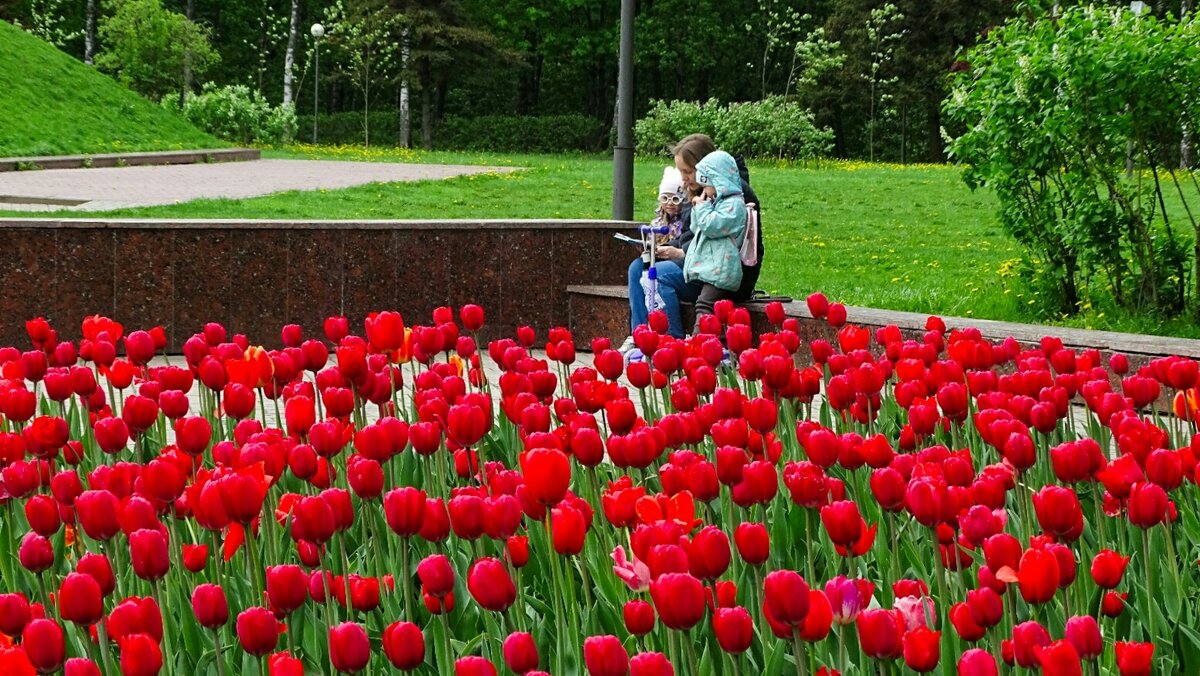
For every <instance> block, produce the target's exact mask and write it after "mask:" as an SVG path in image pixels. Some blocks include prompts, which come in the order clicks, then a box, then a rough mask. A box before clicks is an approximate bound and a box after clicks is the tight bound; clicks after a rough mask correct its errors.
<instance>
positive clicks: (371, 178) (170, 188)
mask: <svg viewBox="0 0 1200 676" xmlns="http://www.w3.org/2000/svg"><path fill="white" fill-rule="evenodd" d="M508 171H513V168H511V167H481V166H469V165H454V164H398V163H395V162H339V161H331V160H255V161H250V162H219V163H212V164H181V165H168V166H145V167H113V168H104V169H47V170H42V171H13V172H4V173H0V209H20V210H29V211H50V210H59V209H71V210H77V211H106V210H110V209H122V208H127V207H146V206H159V205H163V204H177V203H180V202H189V201H191V200H196V199H239V198H246V197H258V196H261V195H269V194H272V193H277V192H285V191H288V190H320V189H325V190H332V189H336V188H350V187H353V186H356V185H363V184H366V183H390V182H395V181H425V180H436V179H443V178H452V177H455V176H465V175H469V174H483V173H488V172H508Z"/></svg>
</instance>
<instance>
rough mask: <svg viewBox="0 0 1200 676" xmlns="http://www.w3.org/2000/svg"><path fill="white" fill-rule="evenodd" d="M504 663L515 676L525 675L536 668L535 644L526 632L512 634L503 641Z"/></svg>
mask: <svg viewBox="0 0 1200 676" xmlns="http://www.w3.org/2000/svg"><path fill="white" fill-rule="evenodd" d="M504 663H505V664H506V665H508V668H509V669H511V670H512V671H513V673H516V674H522V675H523V674H525V673H527V672H530V671H533V670H534V669H537V667H538V652H537V644H536V643H534V641H533V635H532V634H529V633H528V632H513V633H511V634H509V635H508V638H506V639H504Z"/></svg>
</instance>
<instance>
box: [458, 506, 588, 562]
mask: <svg viewBox="0 0 1200 676" xmlns="http://www.w3.org/2000/svg"><path fill="white" fill-rule="evenodd" d="M451 503H453V501H451ZM550 522H551V525H550V530H551V533H552V534H553V536H554V537H553V545H554V551H555V552H557V553H558V554H560V555H562V556H574V555H576V554H578V553H580V552H582V551H583V541H584V539H585V537H586V536H587V520H586V519H585V518H584V515H583V513H582V512H580V511H579V510H578V509H575V508H574V507H571V506H568V505H567V504H565V503H564V505H563V506H562V507H555V508H554V509H553V510H551V515H550Z"/></svg>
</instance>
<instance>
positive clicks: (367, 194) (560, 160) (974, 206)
mask: <svg viewBox="0 0 1200 676" xmlns="http://www.w3.org/2000/svg"><path fill="white" fill-rule="evenodd" d="M264 155H265V156H267V157H276V158H282V157H287V158H308V159H318V158H320V159H341V160H360V161H364V160H365V161H382V162H429V163H445V164H484V165H493V166H517V167H524V168H525V170H523V171H520V172H515V173H511V174H483V175H476V176H464V177H459V178H451V179H445V180H435V181H420V182H413V183H390V184H378V183H377V184H370V185H364V186H359V187H356V188H348V189H344V190H331V191H312V192H300V191H293V192H286V193H278V194H275V195H268V196H265V197H258V198H253V199H241V200H197V201H193V202H187V203H184V204H177V205H170V206H162V207H149V208H141V209H125V210H120V211H114V212H109V213H108V214H106V215H109V216H119V217H141V218H244V219H259V218H285V219H287V218H337V219H370V218H378V219H387V218H608V217H609V216H610V213H611V199H612V161H611V159H610V158H608V157H601V156H587V155H496V154H481V153H443V152H435V153H426V152H418V151H410V150H401V149H395V148H371V149H366V150H364V149H362V148H353V147H319V148H312V147H306V146H297V147H293V148H290V149H288V150H283V151H278V150H277V151H268V152H266V153H264ZM664 164H665V161H652V160H646V159H639V160H638V162H637V165H636V167H635V180H636V186H635V187H636V191H637V195H636V199H635V217H636V218H638V219H641V220H647V219H649V218H651V217H652V215H653V210H654V207H655V193H656V192H657V190H658V181H659V179H660V178H661V177H662V166H663V165H664ZM750 173H751V181H752V182H753V184H754V187H755V190H756V192H758V194H759V195H760V197H761V199H762V200H763V203H764V210H763V230H764V237H765V243H766V250H767V257H766V261H765V266H764V269H763V276H762V279H761V280H760V282H759V286H760V288H763V289H765V290H768V291H770V292H772V293H781V294H787V295H791V296H793V297H795V298H797V299H802V298H804V297H805V296H807V295H808V294H809V293H811V292H813V291H817V290H820V291H824V292H825V293H826V294H828V295H829V296H830V297H831V298H833V299H836V300H840V301H843V302H846V303H851V304H854V305H865V306H869V307H878V308H886V309H893V310H909V311H913V312H928V313H930V314H942V315H948V316H963V317H975V318H980V319H999V320H1008V321H1023V322H1037V321H1043V322H1044V321H1045V318H1044V314H1043V313H1039V312H1038V309H1039V308H1040V299H1039V298H1038V297H1037V295H1036V294H1034V293H1031V292H1030V291H1029V290H1028V289H1027V288H1026V287H1025V286H1024V285H1023V284H1022V283H1021V281H1020V280H1019V279H1018V278H1017V276H1016V274H1015V273H1014V272H1013V269H1014V267H1015V264H1016V263H1017V262H1018V261H1019V260H1020V258H1021V256H1022V251H1021V249H1020V247H1019V246H1018V245H1017V243H1016V242H1015V241H1013V240H1012V238H1010V237H1009V236H1008V235H1006V234H1005V233H1004V232H1003V231H1002V230H1001V228H1000V226H999V224H998V222H997V220H996V210H997V204H996V200H995V197H994V195H992V194H991V193H989V192H986V191H979V192H971V191H970V190H968V189H967V187H966V186H965V185H964V184H963V182H962V179H961V177H960V174H959V171H958V170H957V169H955V168H953V167H947V166H918V165H909V166H897V165H883V164H866V163H853V162H823V163H818V164H810V165H799V166H795V165H794V166H781V165H777V164H775V163H752V164H751V166H750ZM0 213H3V212H0ZM23 215H29V214H28V213H25V214H23ZM43 215H45V216H51V215H52V216H55V217H63V218H80V217H88V216H91V215H94V214H89V213H85V212H78V211H74V212H71V211H63V212H57V213H55V214H38V216H43ZM630 258H632V252H631V254H630ZM1052 323H1058V324H1062V325H1070V326H1076V327H1080V328H1094V329H1109V330H1117V331H1130V332H1136V333H1153V334H1163V335H1176V336H1186V337H1200V327H1196V326H1195V325H1194V324H1192V323H1191V322H1189V321H1188V320H1187V319H1186V318H1171V319H1162V318H1157V317H1148V316H1130V315H1128V314H1126V313H1122V312H1117V311H1113V310H1112V309H1107V310H1106V309H1105V308H1100V307H1095V308H1087V309H1086V310H1085V311H1084V312H1083V313H1082V314H1081V315H1079V316H1076V317H1072V318H1070V319H1066V318H1059V319H1058V320H1057V321H1052Z"/></svg>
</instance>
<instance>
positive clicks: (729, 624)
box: [713, 606, 754, 655]
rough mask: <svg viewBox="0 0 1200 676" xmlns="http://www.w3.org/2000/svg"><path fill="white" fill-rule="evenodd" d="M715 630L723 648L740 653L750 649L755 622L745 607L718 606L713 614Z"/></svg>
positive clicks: (733, 652) (736, 653)
mask: <svg viewBox="0 0 1200 676" xmlns="http://www.w3.org/2000/svg"><path fill="white" fill-rule="evenodd" d="M713 632H714V633H715V634H716V635H717V643H719V644H720V646H721V650H724V651H725V652H727V653H730V654H733V655H738V654H741V653H744V652H746V651H747V650H749V649H750V642H751V641H752V640H753V638H754V623H753V622H752V621H751V619H750V613H748V612H746V609H745V608H742V607H741V606H737V607H734V608H717V609H716V612H715V613H714V614H713Z"/></svg>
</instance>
